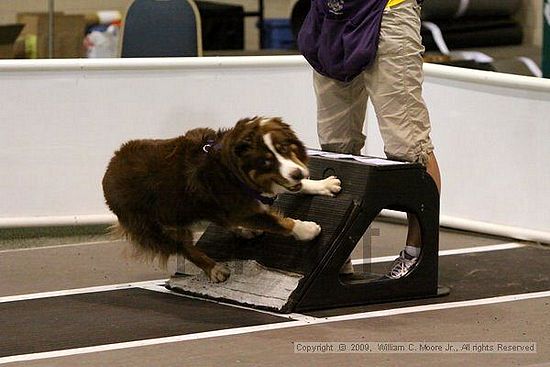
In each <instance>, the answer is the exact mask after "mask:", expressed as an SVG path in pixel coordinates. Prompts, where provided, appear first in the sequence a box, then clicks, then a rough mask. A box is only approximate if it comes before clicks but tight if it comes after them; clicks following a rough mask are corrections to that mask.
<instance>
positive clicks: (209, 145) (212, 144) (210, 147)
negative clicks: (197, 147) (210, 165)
mask: <svg viewBox="0 0 550 367" xmlns="http://www.w3.org/2000/svg"><path fill="white" fill-rule="evenodd" d="M206 143H207V144H205V145H204V146H203V147H202V151H203V152H205V153H210V152H211V151H212V150H214V151H218V150H220V149H221V148H222V145H221V144H220V143H217V144H216V141H214V140H207V142H206Z"/></svg>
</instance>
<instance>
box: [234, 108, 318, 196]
mask: <svg viewBox="0 0 550 367" xmlns="http://www.w3.org/2000/svg"><path fill="white" fill-rule="evenodd" d="M230 135H231V139H230V140H231V141H230V142H228V143H229V144H228V145H229V147H228V148H229V152H228V153H229V154H230V158H229V159H231V165H232V166H233V167H234V168H235V169H236V171H237V173H238V174H239V176H240V178H241V180H243V181H244V182H245V183H247V184H249V185H251V186H252V187H253V188H255V189H256V190H259V191H261V192H264V193H273V194H279V193H282V192H288V191H292V192H295V191H299V190H300V189H301V188H302V184H301V181H302V179H304V178H307V177H309V170H308V168H307V166H306V164H307V154H306V150H305V148H304V145H303V144H302V142H301V141H300V140H299V139H298V138H297V137H296V134H295V133H294V131H292V129H291V128H290V126H289V125H288V124H285V123H284V122H283V121H282V120H281V119H280V118H266V117H254V118H251V119H243V120H241V121H239V122H238V123H237V125H236V126H235V128H234V129H233V130H232V132H231V134H230Z"/></svg>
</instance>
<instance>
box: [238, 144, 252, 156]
mask: <svg viewBox="0 0 550 367" xmlns="http://www.w3.org/2000/svg"><path fill="white" fill-rule="evenodd" d="M250 148H252V144H250V142H246V141H241V142H239V143H237V144H236V145H235V148H233V153H234V154H235V155H236V156H237V157H242V156H243V155H244V154H245V153H246V152H248V151H249V150H250Z"/></svg>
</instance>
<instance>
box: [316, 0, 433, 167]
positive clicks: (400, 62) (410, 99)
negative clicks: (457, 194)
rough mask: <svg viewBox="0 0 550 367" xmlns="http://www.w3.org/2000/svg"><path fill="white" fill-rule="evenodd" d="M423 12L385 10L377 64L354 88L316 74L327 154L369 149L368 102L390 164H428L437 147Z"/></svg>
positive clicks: (410, 7) (410, 2)
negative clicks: (426, 90)
mask: <svg viewBox="0 0 550 367" xmlns="http://www.w3.org/2000/svg"><path fill="white" fill-rule="evenodd" d="M423 52H424V46H422V40H421V37H420V6H419V5H418V4H417V3H416V0H406V1H405V2H403V3H401V4H399V5H397V6H394V7H392V8H391V9H386V10H385V11H384V16H383V18H382V27H381V32H380V43H379V46H378V54H377V57H376V59H375V61H374V64H373V65H372V66H371V67H370V68H369V69H367V70H366V71H364V72H363V73H362V74H361V75H359V76H358V77H356V78H355V79H354V80H352V81H351V82H349V83H344V82H340V81H337V80H334V79H331V78H327V77H325V76H322V75H320V74H319V73H317V72H315V73H314V87H315V92H316V95H317V121H318V134H319V140H320V143H321V146H322V148H323V149H325V150H330V151H337V152H345V153H353V154H359V153H360V151H361V149H362V148H363V146H364V144H365V135H363V123H364V121H365V115H366V107H367V100H368V99H369V98H370V99H371V102H372V104H373V106H374V109H375V111H376V116H377V118H378V124H379V128H380V133H381V135H382V139H383V141H384V151H385V152H386V155H387V156H388V158H391V159H400V160H406V161H411V162H420V163H422V164H426V161H427V157H428V154H430V153H431V152H432V151H433V149H434V147H433V144H432V142H431V139H430V130H431V127H430V118H429V115H428V110H427V108H426V105H425V103H424V100H423V98H422V82H423V79H424V76H423V71H422V53H423Z"/></svg>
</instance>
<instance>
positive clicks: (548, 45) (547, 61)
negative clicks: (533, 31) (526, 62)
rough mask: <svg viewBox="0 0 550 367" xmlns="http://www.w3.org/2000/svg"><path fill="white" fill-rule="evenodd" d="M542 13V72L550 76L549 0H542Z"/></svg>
mask: <svg viewBox="0 0 550 367" xmlns="http://www.w3.org/2000/svg"><path fill="white" fill-rule="evenodd" d="M542 13H543V16H542V74H543V76H544V77H545V78H550V0H545V1H544V0H543V2H542Z"/></svg>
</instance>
